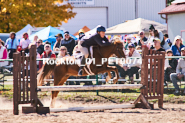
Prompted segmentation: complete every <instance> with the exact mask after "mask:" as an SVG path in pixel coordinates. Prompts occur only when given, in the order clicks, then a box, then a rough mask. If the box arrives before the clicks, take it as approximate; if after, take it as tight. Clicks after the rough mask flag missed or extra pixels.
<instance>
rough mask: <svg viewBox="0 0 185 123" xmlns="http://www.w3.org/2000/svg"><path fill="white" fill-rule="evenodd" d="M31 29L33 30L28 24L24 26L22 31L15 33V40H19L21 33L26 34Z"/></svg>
mask: <svg viewBox="0 0 185 123" xmlns="http://www.w3.org/2000/svg"><path fill="white" fill-rule="evenodd" d="M31 28H33V27H32V26H31V25H30V24H28V25H26V26H25V27H24V28H23V29H21V30H19V31H18V32H17V33H16V38H17V39H21V38H22V35H23V33H25V32H28V30H29V29H31Z"/></svg>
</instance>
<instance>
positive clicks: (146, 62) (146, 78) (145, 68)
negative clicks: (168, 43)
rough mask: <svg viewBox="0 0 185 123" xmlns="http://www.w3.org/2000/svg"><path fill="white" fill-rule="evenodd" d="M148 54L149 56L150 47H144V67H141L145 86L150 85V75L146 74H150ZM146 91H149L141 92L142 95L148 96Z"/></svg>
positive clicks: (142, 80) (142, 81)
mask: <svg viewBox="0 0 185 123" xmlns="http://www.w3.org/2000/svg"><path fill="white" fill-rule="evenodd" d="M147 54H148V47H147V46H146V45H143V46H142V65H141V84H143V85H144V86H146V85H147V83H148V74H146V72H147V73H148V59H146V58H145V56H146V55H147ZM146 88H148V87H146ZM145 90H147V89H144V90H143V89H142V90H141V94H143V95H144V96H146V95H147V92H146V91H145Z"/></svg>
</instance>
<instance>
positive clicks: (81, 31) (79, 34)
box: [78, 29, 85, 40]
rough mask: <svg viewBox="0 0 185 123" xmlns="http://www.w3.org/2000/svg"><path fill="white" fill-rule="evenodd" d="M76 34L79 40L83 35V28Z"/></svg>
mask: <svg viewBox="0 0 185 123" xmlns="http://www.w3.org/2000/svg"><path fill="white" fill-rule="evenodd" d="M78 36H79V40H81V39H82V38H83V37H84V36H85V33H84V30H83V29H80V30H79V31H78Z"/></svg>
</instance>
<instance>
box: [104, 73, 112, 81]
mask: <svg viewBox="0 0 185 123" xmlns="http://www.w3.org/2000/svg"><path fill="white" fill-rule="evenodd" d="M107 73H108V76H106V79H105V81H106V82H108V81H109V80H110V79H111V73H110V72H107Z"/></svg>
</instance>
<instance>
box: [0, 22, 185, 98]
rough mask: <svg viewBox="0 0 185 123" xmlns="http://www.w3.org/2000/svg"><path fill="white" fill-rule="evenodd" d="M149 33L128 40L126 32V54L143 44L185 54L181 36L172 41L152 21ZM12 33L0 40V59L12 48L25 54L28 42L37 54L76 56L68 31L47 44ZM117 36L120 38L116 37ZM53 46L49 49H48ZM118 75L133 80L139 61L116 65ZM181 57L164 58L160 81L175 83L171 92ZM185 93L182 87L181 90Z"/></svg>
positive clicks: (168, 53) (180, 73)
mask: <svg viewBox="0 0 185 123" xmlns="http://www.w3.org/2000/svg"><path fill="white" fill-rule="evenodd" d="M148 33H149V36H148V37H147V36H146V35H145V32H144V31H140V32H139V33H138V35H139V38H140V39H139V40H138V41H135V42H132V38H131V37H129V36H127V37H126V41H122V42H123V45H124V48H125V49H123V50H124V51H125V54H126V56H127V57H128V58H129V57H141V54H140V53H139V52H138V51H139V50H141V48H142V45H146V46H147V47H148V49H153V50H156V51H164V52H166V56H185V46H184V45H183V40H182V38H181V36H179V35H178V36H176V37H175V39H174V41H173V44H172V42H171V41H170V39H169V37H168V34H164V35H163V34H162V32H161V31H160V30H156V29H155V28H154V26H153V25H151V27H150V28H149V32H148ZM84 35H85V34H84V31H83V30H80V31H79V38H81V37H83V36H84ZM15 37H16V33H14V32H11V33H10V37H9V38H8V39H7V40H6V42H3V41H2V40H0V59H7V58H9V59H12V58H13V53H15V52H21V53H22V52H23V51H24V52H25V53H26V54H28V55H29V49H30V48H31V46H32V45H36V46H37V58H62V57H65V56H71V55H73V56H75V57H76V56H78V55H77V54H79V53H80V52H79V51H78V50H77V49H78V45H76V44H77V43H76V42H75V40H74V39H73V38H72V37H70V35H69V32H68V31H66V32H65V33H64V35H62V34H57V35H56V36H55V37H56V42H55V44H54V46H53V48H52V47H51V44H50V43H49V42H47V41H46V42H45V43H43V41H42V40H41V39H39V37H38V36H37V35H36V36H35V37H34V40H33V41H30V40H29V36H28V34H27V33H24V34H23V38H22V39H21V40H20V42H19V41H18V40H17V39H16V38H15ZM120 40H121V39H120ZM52 49H53V50H52ZM7 64H8V62H6V61H1V62H0V65H1V66H5V65H7ZM37 66H38V69H40V68H41V67H42V62H38V64H37ZM116 66H117V68H118V70H119V72H120V76H121V77H122V78H125V77H126V75H128V76H129V79H130V81H131V83H134V78H133V75H134V74H136V73H138V71H139V69H140V68H141V62H137V61H135V62H133V61H131V62H130V63H129V64H122V65H120V64H119V65H116ZM184 69H185V60H184V59H182V58H180V59H172V58H169V59H166V60H165V68H164V70H165V77H164V85H165V86H166V85H167V81H172V83H173V85H174V87H175V89H176V90H175V93H176V94H177V93H179V87H178V85H177V82H178V81H181V80H182V79H184V77H185V70H184ZM184 93H185V91H184Z"/></svg>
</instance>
